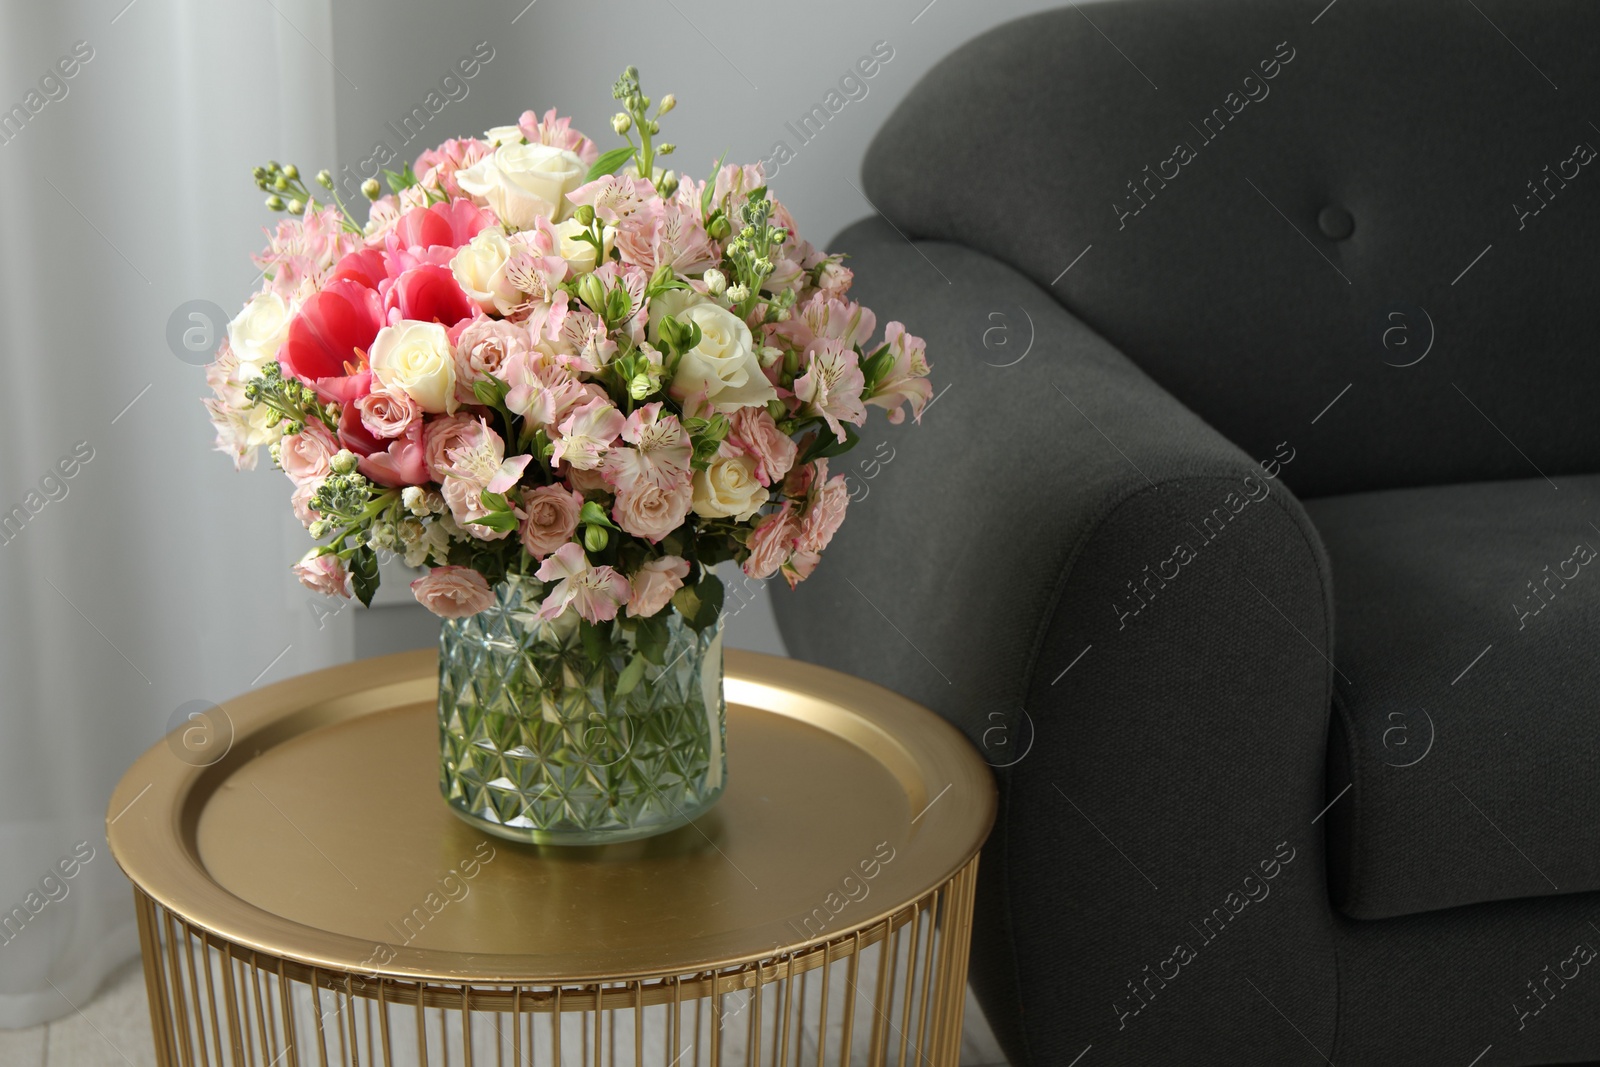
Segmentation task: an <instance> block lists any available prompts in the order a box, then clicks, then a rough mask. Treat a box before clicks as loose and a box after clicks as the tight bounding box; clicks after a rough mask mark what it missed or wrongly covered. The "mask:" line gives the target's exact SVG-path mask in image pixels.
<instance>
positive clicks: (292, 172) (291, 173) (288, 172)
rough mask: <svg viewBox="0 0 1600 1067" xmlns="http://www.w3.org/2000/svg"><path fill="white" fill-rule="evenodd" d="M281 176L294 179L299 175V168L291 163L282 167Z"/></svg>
mask: <svg viewBox="0 0 1600 1067" xmlns="http://www.w3.org/2000/svg"><path fill="white" fill-rule="evenodd" d="M283 176H284V177H285V178H288V179H289V180H290V181H295V180H296V179H298V178H299V177H300V168H299V167H297V166H295V165H294V164H293V163H291V164H289V165H288V166H287V167H284V168H283Z"/></svg>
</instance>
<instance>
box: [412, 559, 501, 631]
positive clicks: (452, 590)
mask: <svg viewBox="0 0 1600 1067" xmlns="http://www.w3.org/2000/svg"><path fill="white" fill-rule="evenodd" d="M411 595H412V596H414V597H416V598H417V603H419V604H421V605H422V606H423V607H425V608H427V609H428V610H429V611H431V612H433V613H434V614H435V615H437V616H439V617H440V618H441V619H465V618H467V617H468V616H471V615H476V614H478V612H480V611H484V610H486V609H487V608H490V607H492V606H493V605H494V591H493V590H492V589H490V588H489V583H488V581H486V580H485V579H484V577H483V575H481V574H479V573H478V572H477V571H475V570H473V569H472V568H471V567H435V568H433V569H432V570H430V571H429V572H428V573H427V574H424V575H423V576H422V577H421V578H418V579H417V580H416V581H414V582H412V583H411Z"/></svg>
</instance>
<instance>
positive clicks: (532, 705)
mask: <svg viewBox="0 0 1600 1067" xmlns="http://www.w3.org/2000/svg"><path fill="white" fill-rule="evenodd" d="M532 588H533V589H534V590H537V589H538V586H537V585H536V584H535V585H533V587H532ZM525 591H527V588H526V587H525V586H523V585H522V584H521V582H520V580H519V579H517V578H515V577H513V578H511V579H509V580H508V581H507V582H506V583H505V584H503V585H501V586H500V587H499V588H498V589H496V591H495V604H494V606H493V607H491V608H489V609H487V610H486V611H483V612H480V613H479V614H477V615H473V616H471V617H469V618H465V619H454V620H446V621H445V623H444V627H443V631H442V633H441V635H440V638H439V744H440V776H439V788H440V790H441V791H442V792H443V793H444V796H445V799H446V800H447V801H448V802H449V804H450V807H451V809H452V810H453V811H455V813H456V814H457V815H459V816H461V817H462V818H463V819H465V820H467V821H468V822H470V823H472V824H473V825H475V826H477V827H478V828H479V829H482V830H484V831H486V832H488V833H491V834H495V835H497V836H499V837H505V838H509V839H511V840H514V841H526V842H532V843H534V844H541V845H598V844H606V843H608V842H614V841H630V840H633V839H635V838H640V837H649V836H651V835H653V834H660V833H665V832H666V831H668V830H672V829H675V828H677V827H679V826H682V825H684V824H685V823H687V822H689V821H690V820H692V819H694V818H695V817H696V816H698V815H700V814H701V813H703V812H704V811H706V809H708V808H710V807H711V805H712V804H714V803H716V801H717V798H718V797H719V796H721V795H722V789H723V785H724V783H725V781H726V778H727V757H726V753H725V748H724V723H725V716H726V706H725V705H724V703H723V698H722V622H721V620H720V619H719V620H718V621H717V622H716V623H715V624H714V625H712V626H710V627H707V628H706V629H705V630H701V631H698V632H697V631H695V630H694V629H693V628H691V627H690V626H689V625H688V624H687V623H685V622H684V620H683V617H682V616H681V615H679V614H678V613H677V612H676V611H672V610H671V609H670V608H669V609H667V610H666V611H664V612H663V617H664V618H665V619H666V620H667V632H668V641H667V648H666V652H665V655H664V656H662V657H661V658H662V660H663V663H662V664H661V665H657V664H654V663H649V662H647V661H646V662H644V663H643V674H642V675H640V676H639V677H638V680H637V682H636V683H635V684H631V686H630V685H629V684H627V683H628V682H629V681H631V679H625V680H624V683H623V684H621V685H620V686H619V679H623V678H624V673H625V672H626V671H627V670H628V667H629V664H630V662H632V661H633V660H634V658H635V652H636V649H635V646H634V643H633V638H632V635H630V634H629V633H627V632H626V631H625V630H624V629H623V628H622V627H621V626H619V625H617V624H615V623H602V624H600V628H601V630H602V633H604V634H606V635H607V636H608V639H607V640H606V641H605V642H604V644H605V646H606V647H605V651H604V654H602V655H601V656H599V657H598V658H596V657H595V656H593V655H592V654H591V652H590V650H589V648H588V647H586V645H585V642H584V640H583V635H582V634H581V632H580V628H579V625H578V622H577V620H576V618H575V616H574V613H573V612H571V611H568V612H567V613H566V614H565V615H564V616H563V617H562V618H560V619H558V620H556V621H555V622H554V623H546V622H541V621H539V620H538V619H537V618H536V617H535V614H534V613H535V611H536V610H537V609H538V603H537V602H536V601H535V600H533V599H529V600H528V601H527V602H526V603H525V602H524V599H523V596H524V592H525ZM638 669H639V668H638V667H635V668H634V671H633V673H635V674H637V672H638ZM619 688H621V689H623V690H624V692H623V694H622V695H620V696H619V695H618V689H619Z"/></svg>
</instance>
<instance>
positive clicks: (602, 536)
mask: <svg viewBox="0 0 1600 1067" xmlns="http://www.w3.org/2000/svg"><path fill="white" fill-rule="evenodd" d="M610 541H611V535H610V534H609V533H607V532H606V528H605V527H604V526H585V527H584V528H583V547H584V548H587V549H588V550H589V551H590V552H599V551H600V550H601V549H603V548H605V547H606V545H607V544H609V543H610Z"/></svg>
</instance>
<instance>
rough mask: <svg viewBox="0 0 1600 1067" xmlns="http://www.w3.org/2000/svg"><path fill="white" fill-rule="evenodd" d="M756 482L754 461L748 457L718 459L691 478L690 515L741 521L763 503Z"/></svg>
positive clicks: (763, 496)
mask: <svg viewBox="0 0 1600 1067" xmlns="http://www.w3.org/2000/svg"><path fill="white" fill-rule="evenodd" d="M767 496H768V493H767V491H766V490H765V489H764V488H762V486H761V483H760V482H758V481H756V461H755V460H753V459H751V458H750V457H749V456H719V457H718V458H716V459H714V460H712V461H711V466H709V467H707V468H706V469H705V470H703V471H696V472H695V475H694V513H695V514H696V515H701V516H704V517H705V518H708V519H722V518H730V519H734V520H736V521H738V522H743V521H744V520H746V519H748V518H749V517H750V516H752V515H754V514H755V513H756V510H757V509H758V508H760V507H761V505H762V504H765V503H766V502H767Z"/></svg>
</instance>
